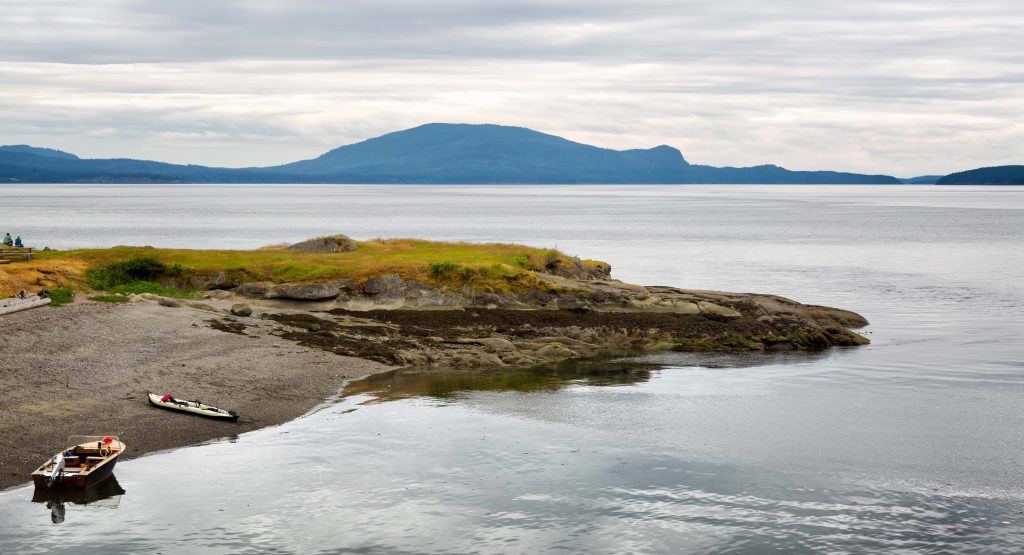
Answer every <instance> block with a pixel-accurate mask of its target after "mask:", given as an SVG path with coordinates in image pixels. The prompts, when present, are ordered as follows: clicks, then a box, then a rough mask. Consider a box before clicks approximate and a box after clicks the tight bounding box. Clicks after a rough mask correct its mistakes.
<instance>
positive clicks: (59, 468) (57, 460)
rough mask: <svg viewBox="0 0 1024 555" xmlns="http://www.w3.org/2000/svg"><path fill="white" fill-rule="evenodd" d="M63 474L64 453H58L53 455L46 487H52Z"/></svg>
mask: <svg viewBox="0 0 1024 555" xmlns="http://www.w3.org/2000/svg"><path fill="white" fill-rule="evenodd" d="M63 476H64V453H58V454H56V455H54V457H53V468H51V469H50V474H49V475H48V476H47V480H46V487H53V484H54V483H56V482H58V481H59V480H60V479H61V478H62V477H63Z"/></svg>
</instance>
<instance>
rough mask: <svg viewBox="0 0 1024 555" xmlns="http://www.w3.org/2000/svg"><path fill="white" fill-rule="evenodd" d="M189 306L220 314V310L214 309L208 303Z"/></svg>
mask: <svg viewBox="0 0 1024 555" xmlns="http://www.w3.org/2000/svg"><path fill="white" fill-rule="evenodd" d="M188 306H189V307H191V308H194V309H196V310H205V311H207V312H217V313H219V312H220V310H217V309H216V308H214V307H212V306H210V305H208V304H206V303H188Z"/></svg>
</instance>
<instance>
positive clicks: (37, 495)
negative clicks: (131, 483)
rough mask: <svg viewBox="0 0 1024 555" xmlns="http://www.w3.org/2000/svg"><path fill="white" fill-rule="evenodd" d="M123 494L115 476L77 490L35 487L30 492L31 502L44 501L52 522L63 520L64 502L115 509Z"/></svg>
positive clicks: (56, 522)
mask: <svg viewBox="0 0 1024 555" xmlns="http://www.w3.org/2000/svg"><path fill="white" fill-rule="evenodd" d="M124 494H125V491H124V489H123V488H122V487H121V484H119V483H117V476H111V477H110V478H107V479H106V480H104V481H103V482H101V483H100V484H98V485H96V486H95V487H91V488H88V489H78V490H63V489H42V488H36V490H35V491H34V492H33V493H32V502H33V503H44V504H46V508H47V509H49V510H50V520H51V521H52V522H53V523H54V524H60V523H62V522H64V514H65V512H66V508H65V503H71V504H73V505H91V506H92V508H103V509H116V508H117V507H118V505H120V504H121V496H122V495H124Z"/></svg>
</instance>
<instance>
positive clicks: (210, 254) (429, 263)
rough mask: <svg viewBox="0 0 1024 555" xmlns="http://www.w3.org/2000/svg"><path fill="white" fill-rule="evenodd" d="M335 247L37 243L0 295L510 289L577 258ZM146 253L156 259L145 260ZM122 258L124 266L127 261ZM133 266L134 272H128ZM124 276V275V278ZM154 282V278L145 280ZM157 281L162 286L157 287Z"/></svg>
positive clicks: (3, 282) (416, 245) (382, 244)
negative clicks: (373, 284) (256, 288)
mask: <svg viewBox="0 0 1024 555" xmlns="http://www.w3.org/2000/svg"><path fill="white" fill-rule="evenodd" d="M355 246H356V249H355V250H353V251H350V252H338V253H320V254H313V253H303V252H296V251H292V250H289V249H288V248H287V247H285V246H274V247H265V248H262V249H256V250H198V249H157V248H152V247H114V248H109V249H81V250H70V251H42V252H37V256H36V258H35V259H34V260H32V261H30V262H18V263H13V264H9V265H6V266H5V267H3V268H2V269H0V297H3V296H8V295H12V294H14V293H16V292H17V291H19V290H22V289H26V290H38V289H58V288H66V287H70V288H74V289H77V290H84V291H94V290H103V291H111V292H117V293H144V292H151V293H156V294H160V295H164V296H175V295H174V293H175V292H174V291H173V290H171V289H167V288H166V287H165V286H161V285H159V284H160V283H162V282H163V281H166V279H167V278H173V277H177V276H192V275H208V274H213V273H217V272H222V273H228V274H235V275H238V276H241V277H244V280H245V281H267V282H274V283H294V282H317V281H327V280H334V279H347V280H350V281H352V282H354V283H356V284H360V283H363V282H365V281H367V280H370V279H372V278H374V277H378V276H381V275H386V274H398V275H399V276H401V278H402V279H405V280H417V281H420V282H424V283H429V284H434V285H450V286H462V285H468V286H470V287H472V288H473V289H476V290H481V291H496V292H499V291H500V292H514V291H523V290H527V289H530V288H533V287H539V286H542V284H543V282H542V281H541V280H539V279H538V278H537V275H536V273H537V272H538V271H546V272H550V271H551V270H553V269H556V268H558V267H559V266H563V265H564V266H568V265H570V264H574V263H582V264H583V265H584V266H586V267H593V266H595V265H598V264H601V263H599V262H595V261H589V260H584V261H578V262H577V261H576V260H575V259H573V258H572V257H570V256H568V255H566V254H564V253H561V252H558V251H556V250H551V249H539V248H534V247H526V246H522V245H510V244H498V243H486V244H483V243H447V242H438V241H423V240H414V239H390V240H377V241H358V242H355ZM146 261H155V262H157V263H159V266H157V265H153V264H151V267H150V268H146V267H145V266H146ZM125 266H128V268H126V267H125ZM133 270H135V271H136V272H134V273H133ZM126 276H127V278H129V279H125V278H126ZM150 284H152V285H150ZM155 286H160V287H164V288H163V289H159V290H157V289H155Z"/></svg>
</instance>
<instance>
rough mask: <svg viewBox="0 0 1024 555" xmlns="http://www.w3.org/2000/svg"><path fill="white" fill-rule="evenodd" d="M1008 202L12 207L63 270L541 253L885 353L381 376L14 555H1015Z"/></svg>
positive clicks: (475, 201)
mask: <svg viewBox="0 0 1024 555" xmlns="http://www.w3.org/2000/svg"><path fill="white" fill-rule="evenodd" d="M5 192H7V189H6V188H5ZM33 195H34V196H33ZM90 197H91V200H90ZM1020 199H1021V197H1020V194H1019V193H1015V192H1013V191H1011V190H1008V189H1003V188H988V187H986V188H982V189H971V190H961V189H955V188H953V189H946V188H943V189H942V190H941V191H935V190H934V189H930V188H918V187H893V188H877V187H850V188H848V187H841V188H835V187H782V188H777V187H760V188H758V187H743V188H732V187H729V188H721V187H682V188H676V187H527V188H513V187H487V188H461V187H437V188H431V187H409V188H387V189H386V190H383V189H381V188H372V187H366V188H360V187H354V188H348V187H337V188H326V187H299V188H287V187H269V188H265V187H251V188H248V187H237V188H232V187H222V188H205V187H204V188H189V187H177V188H175V187H169V188H165V187H160V188H157V189H149V188H146V187H132V188H129V189H118V188H116V187H110V188H106V187H86V188H84V189H74V186H69V187H53V188H49V187H44V188H42V189H41V190H30V188H28V187H19V188H17V190H16V191H14V194H10V195H4V197H3V199H2V200H0V203H3V206H4V208H5V213H10V214H13V216H12V217H11V218H10V222H11V223H10V224H9V225H10V226H11V227H12V228H13V230H21V229H25V227H24V224H26V223H30V224H32V225H35V226H40V228H42V227H45V226H44V225H43V224H44V223H45V222H43V221H42V220H39V219H37V218H32V217H31V214H30V213H28V212H26V211H25V207H27V206H33V205H34V206H38V205H40V204H45V205H46V206H47V207H48V208H49V209H50V210H51V211H52V212H53V213H54V214H56V215H59V216H62V217H59V218H54V219H53V220H52V223H50V224H49V225H50V228H49V229H46V230H42V229H40V233H33V235H37V236H43V235H45V236H46V237H57V238H59V237H61V236H62V235H63V236H64V237H65V238H66V239H65V240H62V241H64V242H63V243H59V242H57V240H54V241H53V242H52V243H51V246H53V247H54V248H71V247H76V246H85V245H98V246H114V245H118V244H132V243H134V244H151V245H154V246H158V247H160V246H162V247H178V248H180V247H183V246H186V247H187V246H196V245H202V246H204V247H205V246H210V247H223V248H255V247H258V246H262V245H265V244H268V243H278V242H292V241H298V240H301V239H303V238H306V237H311V236H315V235H322V234H325V233H332V232H336V231H338V230H344V231H345V232H347V233H349V234H351V235H352V236H354V237H359V238H371V237H375V236H405V237H410V236H416V237H427V238H430V239H436V240H476V241H496V242H509V243H525V244H529V245H534V246H537V247H551V246H557V247H558V248H559V249H560V250H562V251H564V252H567V253H569V254H575V255H579V256H580V257H581V258H584V259H586V258H593V259H600V260H605V261H607V262H609V263H610V264H611V266H612V267H613V268H614V271H615V275H616V276H617V277H618V278H619V279H622V280H623V281H626V282H631V283H646V284H666V285H674V286H683V287H688V288H695V289H699V290H727V291H760V292H770V293H776V294H780V295H783V296H786V297H790V298H794V299H797V300H799V301H802V302H806V303H813V304H819V305H830V306H839V307H842V308H846V309H850V310H853V311H856V312H857V313H860V314H862V315H864V317H866V318H867V319H868V320H870V321H871V323H872V324H871V326H870V327H868V328H867V329H865V330H863V331H862V333H863V334H864V335H866V336H867V337H869V338H871V340H872V344H871V345H867V346H863V347H857V348H852V349H840V350H829V351H825V352H822V353H803V352H798V353H792V352H783V353H761V352H757V353H748V354H739V353H732V354H700V353H669V354H663V355H657V356H654V357H640V358H630V359H627V360H624V361H620V362H615V363H594V364H593V365H588V364H582V365H580V366H576V365H571V366H570V367H562V368H560V369H558V370H552V369H543V368H542V369H536V370H529V371H515V370H512V369H502V370H500V371H498V372H488V371H484V370H482V369H478V370H471V371H465V372H459V371H455V370H445V371H443V372H431V373H423V372H409V371H403V372H398V373H394V374H380V375H377V376H375V377H374V378H372V379H370V380H366V381H363V382H356V383H353V384H351V385H350V386H349V387H348V388H347V392H346V394H345V396H344V397H343V398H342V400H341V402H340V403H338V404H336V405H331V406H328V407H326V408H323V409H321V410H319V411H316V412H314V413H312V414H309V415H307V416H304V417H302V418H299V419H297V420H294V421H291V422H289V423H286V424H284V425H282V426H278V427H271V428H266V429H263V430H260V431H256V432H252V433H247V434H242V435H241V436H239V437H238V438H237V439H236V440H233V442H216V443H212V444H208V445H203V446H200V447H194V448H188V449H180V450H176V451H173V452H170V453H164V454H160V455H157V456H151V457H143V458H141V459H137V460H133V461H128V462H126V463H125V464H124V465H123V466H119V467H118V472H117V476H118V479H119V481H120V484H121V486H122V487H123V488H124V490H125V492H126V493H125V494H124V495H122V496H121V497H120V498H119V501H120V502H119V505H118V506H117V509H116V510H115V511H110V510H106V509H104V508H102V507H100V506H98V505H99V504H92V505H85V506H77V505H69V506H68V509H67V518H66V521H65V523H64V524H63V525H61V526H54V525H52V524H51V521H50V511H49V510H48V509H47V508H46V507H45V506H43V505H33V504H31V503H29V501H28V498H29V497H30V494H31V492H30V491H27V490H25V489H16V490H12V491H10V492H6V493H4V494H3V495H2V496H0V521H2V522H3V523H4V526H3V528H2V532H0V535H2V536H3V538H4V540H5V542H6V543H5V545H8V546H13V548H14V549H15V551H31V550H38V551H60V550H61V549H65V550H68V551H77V550H81V549H83V548H87V547H98V546H101V545H102V546H105V547H108V548H109V549H111V550H113V551H117V550H119V549H120V550H121V551H126V552H127V551H138V550H142V549H152V548H160V549H167V548H168V546H175V548H178V549H180V550H181V551H188V550H193V549H203V550H206V551H214V552H216V551H220V552H238V551H246V550H262V551H267V550H275V549H276V550H279V551H286V552H287V551H294V552H302V551H305V552H310V551H312V552H316V551H331V550H334V551H338V550H345V549H348V550H363V551H380V552H385V551H386V552H396V551H397V552H401V551H406V552H524V551H551V550H569V551H577V552H621V551H629V550H633V551H643V552H678V551H680V550H683V549H692V550H703V551H712V552H714V551H752V552H757V551H759V550H760V551H764V550H782V551H789V552H812V551H833V552H864V551H901V550H902V551H907V552H911V551H913V552H943V551H945V552H950V551H953V552H956V551H960V552H979V551H984V552H1004V553H1015V552H1019V547H1020V545H1021V541H1022V517H1021V512H1020V506H1021V500H1022V497H1024V496H1022V490H1021V485H1020V484H1021V483H1022V469H1021V453H1022V449H1021V441H1022V433H1021V429H1022V416H1021V414H1024V411H1022V410H1021V409H1022V404H1024V402H1022V398H1024V396H1022V392H1024V391H1022V387H1021V386H1022V380H1021V372H1022V368H1021V365H1020V360H1022V359H1024V352H1022V350H1021V349H1022V347H1021V345H1020V342H1019V337H1020V336H1021V334H1022V332H1024V330H1022V329H1021V325H1022V324H1021V320H1020V318H1019V317H1018V316H1019V314H1020V313H1021V308H1022V306H1024V294H1022V292H1021V289H1020V285H1019V284H1020V283H1021V282H1022V281H1021V279H1022V278H1024V275H1022V271H1024V260H1022V256H1024V254H1022V253H1024V248H1022V245H1021V237H1024V221H1022V218H1021V210H1022V208H1024V206H1022V201H1021V200H1020ZM14 204H17V205H19V207H20V208H18V209H16V210H8V208H9V207H12V208H13V207H14ZM72 206H74V207H75V208H74V210H72V209H71V207H72ZM86 207H88V208H86ZM271 214H278V217H271V216H270V215H271ZM5 225H7V224H5ZM291 226H295V228H294V229H292V227H291ZM62 229H63V230H64V231H61V230H62ZM72 230H73V231H74V232H73V233H72ZM254 230H257V231H256V232H255V233H256V234H257V235H258V233H259V232H263V233H264V235H265V236H261V237H259V238H258V239H253V238H252V236H253V233H254ZM21 234H22V235H23V236H25V235H28V233H26V232H22V233H21ZM138 306H149V304H148V303H145V304H143V303H139V305H138ZM152 310H162V311H164V312H163V313H169V312H173V311H174V310H175V309H169V308H166V307H159V306H152ZM54 312H57V311H54ZM207 331H208V332H211V333H212V332H214V331H216V330H208V329H207V330H205V331H204V332H203V333H206V332H207ZM218 333H222V332H218ZM222 335H224V336H230V335H232V334H227V333H222ZM239 338H240V339H245V338H243V337H241V336H239ZM245 340H246V341H253V342H256V341H257V340H253V339H245ZM323 354H327V353H323ZM330 356H336V355H334V354H331V355H330ZM353 409H354V410H353ZM233 460H237V461H245V464H244V472H242V470H243V469H242V468H239V467H234V468H233V467H232V466H231V465H230V464H227V463H224V461H233ZM222 463H223V464H222ZM168 467H175V468H179V469H189V468H193V469H197V470H194V471H182V472H181V473H178V474H169V473H167V472H166V469H167V468H168ZM261 476H263V477H265V478H261ZM169 491H176V492H177V491H180V492H189V493H192V495H180V496H178V495H174V496H170V495H168V492H169ZM126 530H130V532H128V533H127V534H126V533H125V531H126ZM439 530H444V531H445V532H444V533H439V532H438V531H439ZM113 536H117V538H118V541H116V542H114V541H111V537H113Z"/></svg>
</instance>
